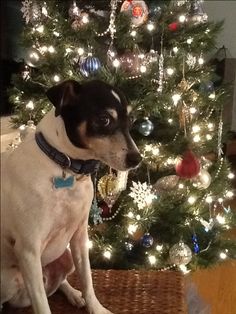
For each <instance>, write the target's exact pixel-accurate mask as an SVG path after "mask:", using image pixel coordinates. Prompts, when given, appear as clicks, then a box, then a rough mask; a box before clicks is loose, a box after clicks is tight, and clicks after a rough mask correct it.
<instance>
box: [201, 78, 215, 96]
mask: <svg viewBox="0 0 236 314" xmlns="http://www.w3.org/2000/svg"><path fill="white" fill-rule="evenodd" d="M199 90H200V92H202V93H204V94H210V93H213V92H214V91H215V89H214V83H213V82H212V81H207V82H202V83H201V84H200V87H199Z"/></svg>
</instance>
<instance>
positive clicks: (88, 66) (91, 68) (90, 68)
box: [80, 56, 101, 77]
mask: <svg viewBox="0 0 236 314" xmlns="http://www.w3.org/2000/svg"><path fill="white" fill-rule="evenodd" d="M100 67H101V62H100V60H99V59H98V58H96V57H91V56H89V57H87V58H85V59H84V60H82V62H81V63H80V71H81V72H82V74H83V75H84V76H86V77H88V76H89V75H90V74H92V73H94V72H96V71H97V70H98V69H99V68H100Z"/></svg>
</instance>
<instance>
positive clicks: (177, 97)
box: [172, 94, 181, 106]
mask: <svg viewBox="0 0 236 314" xmlns="http://www.w3.org/2000/svg"><path fill="white" fill-rule="evenodd" d="M180 99H181V95H180V94H174V95H173V96H172V100H173V103H174V105H175V106H176V105H177V104H178V102H179V100H180Z"/></svg>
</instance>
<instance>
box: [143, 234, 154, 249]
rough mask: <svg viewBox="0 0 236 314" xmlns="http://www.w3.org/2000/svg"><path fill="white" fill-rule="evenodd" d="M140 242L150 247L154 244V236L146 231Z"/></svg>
mask: <svg viewBox="0 0 236 314" xmlns="http://www.w3.org/2000/svg"><path fill="white" fill-rule="evenodd" d="M140 242H141V244H142V246H144V247H146V248H149V247H151V246H152V245H153V237H152V236H151V235H150V234H149V233H145V234H144V235H143V237H142V238H141V240H140Z"/></svg>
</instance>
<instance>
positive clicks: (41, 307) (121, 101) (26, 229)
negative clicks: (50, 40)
mask: <svg viewBox="0 0 236 314" xmlns="http://www.w3.org/2000/svg"><path fill="white" fill-rule="evenodd" d="M47 96H48V98H49V100H50V101H51V102H52V103H53V105H54V106H55V108H53V109H52V110H51V111H50V112H49V113H48V114H47V115H46V116H45V117H44V118H43V119H42V120H41V122H40V123H39V124H38V126H37V129H36V133H35V135H34V134H31V135H29V136H28V138H26V140H25V141H24V142H23V143H22V144H21V145H20V146H19V147H18V148H17V149H16V150H14V151H13V152H10V153H7V154H6V155H5V157H4V158H3V159H2V176H1V177H2V206H1V209H2V227H1V232H2V235H1V241H2V243H1V245H2V247H1V267H2V270H1V279H2V280H1V304H3V303H4V302H9V303H10V304H11V305H13V306H16V307H24V306H28V305H30V304H32V306H33V309H34V313H35V314H50V313H51V311H50V308H49V305H48V301H47V296H48V295H51V294H52V293H54V292H55V291H56V290H57V289H58V288H59V289H61V290H62V291H63V292H64V293H65V295H66V296H67V298H68V300H69V301H70V302H71V303H72V304H74V305H77V306H79V307H80V306H83V305H86V307H87V310H88V312H89V313H92V314H108V313H110V312H109V311H108V310H106V309H105V308H104V307H103V306H102V305H101V304H100V303H99V301H98V300H97V298H96V296H95V293H94V289H93V285H92V278H91V271H90V264H89V255H88V246H87V244H88V235H87V221H88V215H89V209H90V206H91V202H92V199H93V194H94V192H93V184H92V182H91V178H90V174H91V173H92V172H93V171H94V170H95V169H96V167H97V163H98V161H102V162H104V163H106V164H107V165H109V166H110V167H112V168H114V169H117V170H127V169H130V168H134V167H136V166H137V165H138V164H139V163H140V161H141V156H140V154H139V151H138V149H137V147H136V145H135V143H134V142H133V140H132V138H131V136H130V134H129V119H128V112H127V103H126V100H125V97H124V95H123V94H122V93H121V92H120V91H118V90H117V89H115V88H113V87H112V86H110V85H108V84H106V83H103V82H101V81H90V82H87V83H85V84H80V83H78V82H76V81H72V80H70V81H65V82H63V83H61V84H59V85H57V86H54V87H52V88H51V89H49V90H48V92H47ZM68 245H70V250H68V249H67V247H68ZM74 268H75V269H76V271H77V272H78V275H79V279H80V281H81V287H82V294H81V292H80V291H78V290H76V289H74V288H73V287H71V286H70V284H69V283H68V281H67V280H66V277H67V275H68V274H69V273H71V272H72V271H73V270H74ZM101 284H102V282H101Z"/></svg>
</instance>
